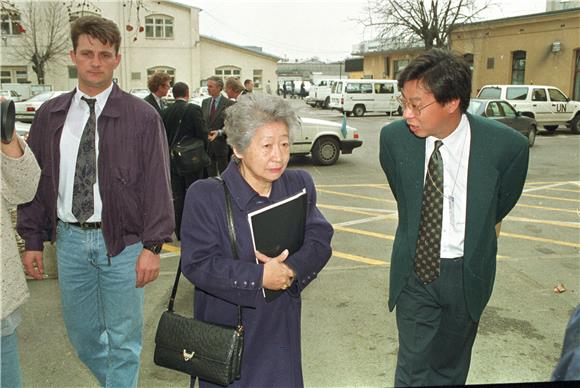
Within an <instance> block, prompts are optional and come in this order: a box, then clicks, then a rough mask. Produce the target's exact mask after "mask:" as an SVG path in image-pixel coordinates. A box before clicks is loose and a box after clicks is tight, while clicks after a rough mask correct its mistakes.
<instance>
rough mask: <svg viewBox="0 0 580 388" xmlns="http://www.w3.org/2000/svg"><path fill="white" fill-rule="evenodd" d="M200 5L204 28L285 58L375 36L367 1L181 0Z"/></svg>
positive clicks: (504, 8) (539, 6)
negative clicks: (365, 17) (365, 18)
mask: <svg viewBox="0 0 580 388" xmlns="http://www.w3.org/2000/svg"><path fill="white" fill-rule="evenodd" d="M178 1H180V2H182V3H186V4H189V5H193V6H196V7H198V8H201V9H202V12H200V15H199V19H200V33H201V34H203V35H208V36H212V37H214V38H218V39H221V40H225V41H227V42H230V43H234V44H237V45H241V46H259V47H262V49H263V51H264V52H267V53H270V54H274V55H277V56H279V57H282V58H288V59H291V60H294V59H306V58H311V57H313V56H317V57H319V58H320V59H323V60H340V59H344V58H346V57H348V56H349V54H350V52H351V50H352V46H353V45H354V44H357V43H360V42H361V41H363V40H371V39H373V38H374V34H373V32H372V31H365V30H364V28H363V27H362V26H361V25H360V24H358V23H356V22H353V21H352V19H353V18H355V17H358V16H361V15H362V14H363V12H364V9H365V6H366V4H367V1H366V0H178ZM493 2H494V3H495V4H496V6H494V7H492V8H490V9H489V10H488V11H487V12H486V15H485V16H486V17H485V18H486V19H498V18H503V17H509V16H517V15H524V14H531V13H538V12H544V11H545V10H546V0H493Z"/></svg>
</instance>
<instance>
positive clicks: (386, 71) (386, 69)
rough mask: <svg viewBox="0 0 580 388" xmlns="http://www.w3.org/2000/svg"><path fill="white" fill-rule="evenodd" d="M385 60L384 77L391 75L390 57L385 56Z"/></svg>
mask: <svg viewBox="0 0 580 388" xmlns="http://www.w3.org/2000/svg"><path fill="white" fill-rule="evenodd" d="M383 59H384V62H383V77H384V78H388V77H389V73H390V72H391V71H390V68H389V57H384V58H383Z"/></svg>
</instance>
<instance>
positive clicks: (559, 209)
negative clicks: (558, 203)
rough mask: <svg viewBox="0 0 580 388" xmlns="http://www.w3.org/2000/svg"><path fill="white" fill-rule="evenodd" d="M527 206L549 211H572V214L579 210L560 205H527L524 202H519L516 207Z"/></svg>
mask: <svg viewBox="0 0 580 388" xmlns="http://www.w3.org/2000/svg"><path fill="white" fill-rule="evenodd" d="M518 206H519V207H527V208H530V209H540V210H549V211H555V212H563V213H572V214H577V213H578V210H570V209H561V208H559V207H547V206H537V205H525V204H523V203H518V204H517V205H516V207H518Z"/></svg>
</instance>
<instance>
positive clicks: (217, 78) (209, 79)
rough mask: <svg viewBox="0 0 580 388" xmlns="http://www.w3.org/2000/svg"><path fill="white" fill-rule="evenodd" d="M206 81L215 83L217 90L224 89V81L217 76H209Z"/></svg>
mask: <svg viewBox="0 0 580 388" xmlns="http://www.w3.org/2000/svg"><path fill="white" fill-rule="evenodd" d="M207 80H208V81H213V82H215V83H216V84H217V85H218V86H219V88H220V89H222V90H223V88H224V80H223V79H221V77H218V76H215V75H212V76H211V77H209V78H208V79H207Z"/></svg>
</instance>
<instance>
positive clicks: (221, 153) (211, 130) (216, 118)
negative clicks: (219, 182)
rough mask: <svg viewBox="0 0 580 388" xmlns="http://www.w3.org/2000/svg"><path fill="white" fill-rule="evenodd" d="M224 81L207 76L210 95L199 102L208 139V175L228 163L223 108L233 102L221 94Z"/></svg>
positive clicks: (221, 168) (217, 173) (223, 168)
mask: <svg viewBox="0 0 580 388" xmlns="http://www.w3.org/2000/svg"><path fill="white" fill-rule="evenodd" d="M223 88H224V81H223V80H222V79H221V78H220V77H215V76H212V77H209V78H208V80H207V92H208V94H209V95H210V97H208V98H206V99H205V100H203V101H202V103H201V110H202V112H203V119H204V121H205V124H206V127H207V130H208V135H207V138H208V139H209V145H208V154H209V157H210V158H211V165H210V166H209V168H208V176H217V175H219V174H221V173H222V171H223V170H225V168H226V167H227V165H228V156H229V154H230V151H229V146H228V143H227V142H226V134H225V133H224V130H223V128H224V119H225V114H224V113H225V109H226V108H227V107H228V106H230V105H232V104H233V103H234V102H233V101H231V100H228V99H227V98H226V97H224V96H222V95H221V92H222V89H223Z"/></svg>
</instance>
